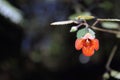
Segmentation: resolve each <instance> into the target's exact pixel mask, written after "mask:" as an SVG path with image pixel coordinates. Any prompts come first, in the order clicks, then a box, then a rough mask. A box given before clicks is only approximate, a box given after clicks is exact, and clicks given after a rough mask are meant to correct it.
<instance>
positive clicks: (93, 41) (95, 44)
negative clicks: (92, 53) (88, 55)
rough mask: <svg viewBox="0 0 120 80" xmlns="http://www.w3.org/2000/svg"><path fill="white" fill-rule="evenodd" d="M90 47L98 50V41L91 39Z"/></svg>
mask: <svg viewBox="0 0 120 80" xmlns="http://www.w3.org/2000/svg"><path fill="white" fill-rule="evenodd" d="M92 45H93V47H94V49H95V50H98V49H99V40H98V39H93V40H92Z"/></svg>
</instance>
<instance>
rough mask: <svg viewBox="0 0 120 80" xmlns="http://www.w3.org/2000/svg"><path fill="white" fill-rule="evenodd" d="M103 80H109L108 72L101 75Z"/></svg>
mask: <svg viewBox="0 0 120 80" xmlns="http://www.w3.org/2000/svg"><path fill="white" fill-rule="evenodd" d="M103 78H104V79H105V80H106V79H109V78H110V75H109V73H108V72H105V73H104V74H103Z"/></svg>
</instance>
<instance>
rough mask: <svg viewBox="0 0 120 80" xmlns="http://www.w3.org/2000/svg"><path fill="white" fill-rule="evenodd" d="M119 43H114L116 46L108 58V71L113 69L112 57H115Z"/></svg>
mask: <svg viewBox="0 0 120 80" xmlns="http://www.w3.org/2000/svg"><path fill="white" fill-rule="evenodd" d="M117 47H118V46H117V45H114V47H113V49H112V51H111V53H110V56H109V58H108V61H107V63H106V66H105V67H106V69H107V70H108V71H110V70H111V68H110V64H111V61H112V59H113V57H114V55H115V52H116V50H117Z"/></svg>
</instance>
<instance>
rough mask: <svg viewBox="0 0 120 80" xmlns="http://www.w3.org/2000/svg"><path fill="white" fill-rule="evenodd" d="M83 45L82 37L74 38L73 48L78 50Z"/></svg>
mask: <svg viewBox="0 0 120 80" xmlns="http://www.w3.org/2000/svg"><path fill="white" fill-rule="evenodd" d="M82 47H83V39H76V41H75V48H76V50H80V49H81V48H82Z"/></svg>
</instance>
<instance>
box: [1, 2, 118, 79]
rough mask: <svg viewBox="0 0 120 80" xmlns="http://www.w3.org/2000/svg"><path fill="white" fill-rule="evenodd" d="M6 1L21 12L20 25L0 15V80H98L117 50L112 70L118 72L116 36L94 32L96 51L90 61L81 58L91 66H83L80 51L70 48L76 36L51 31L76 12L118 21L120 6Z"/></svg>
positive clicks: (62, 28)
mask: <svg viewBox="0 0 120 80" xmlns="http://www.w3.org/2000/svg"><path fill="white" fill-rule="evenodd" d="M7 1H8V2H9V3H10V4H11V5H13V6H14V7H16V8H17V9H19V10H21V11H22V12H23V19H24V21H23V23H22V24H21V23H19V24H15V23H14V22H11V21H10V20H9V19H8V18H6V17H5V16H3V15H2V14H0V80H102V75H103V74H104V72H106V69H105V65H106V62H107V60H108V57H109V55H110V52H111V49H112V48H113V46H114V45H115V44H117V45H118V49H117V51H116V54H115V56H114V58H113V60H112V63H111V67H112V68H113V69H115V70H118V71H119V70H120V63H119V62H120V56H119V53H120V49H119V48H120V44H119V39H118V38H116V36H115V35H114V34H110V33H105V32H100V31H95V32H96V37H97V38H98V39H99V41H100V49H99V51H97V52H96V53H95V55H94V56H92V57H90V58H86V57H85V59H84V56H83V61H84V60H86V59H89V60H88V62H83V63H82V62H81V59H80V55H81V51H76V50H75V48H74V42H75V39H76V32H75V33H70V32H69V30H70V27H71V26H72V25H65V26H50V23H51V22H54V21H61V20H68V17H69V16H70V15H72V14H75V13H76V11H75V8H78V9H81V11H82V12H85V11H88V12H91V14H92V15H94V16H96V17H99V18H118V19H119V18H120V15H119V14H120V9H119V4H120V1H119V0H7ZM76 5H78V6H77V7H75V6H76ZM100 5H102V7H101V6H100ZM110 79H111V80H113V79H112V78H110Z"/></svg>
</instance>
